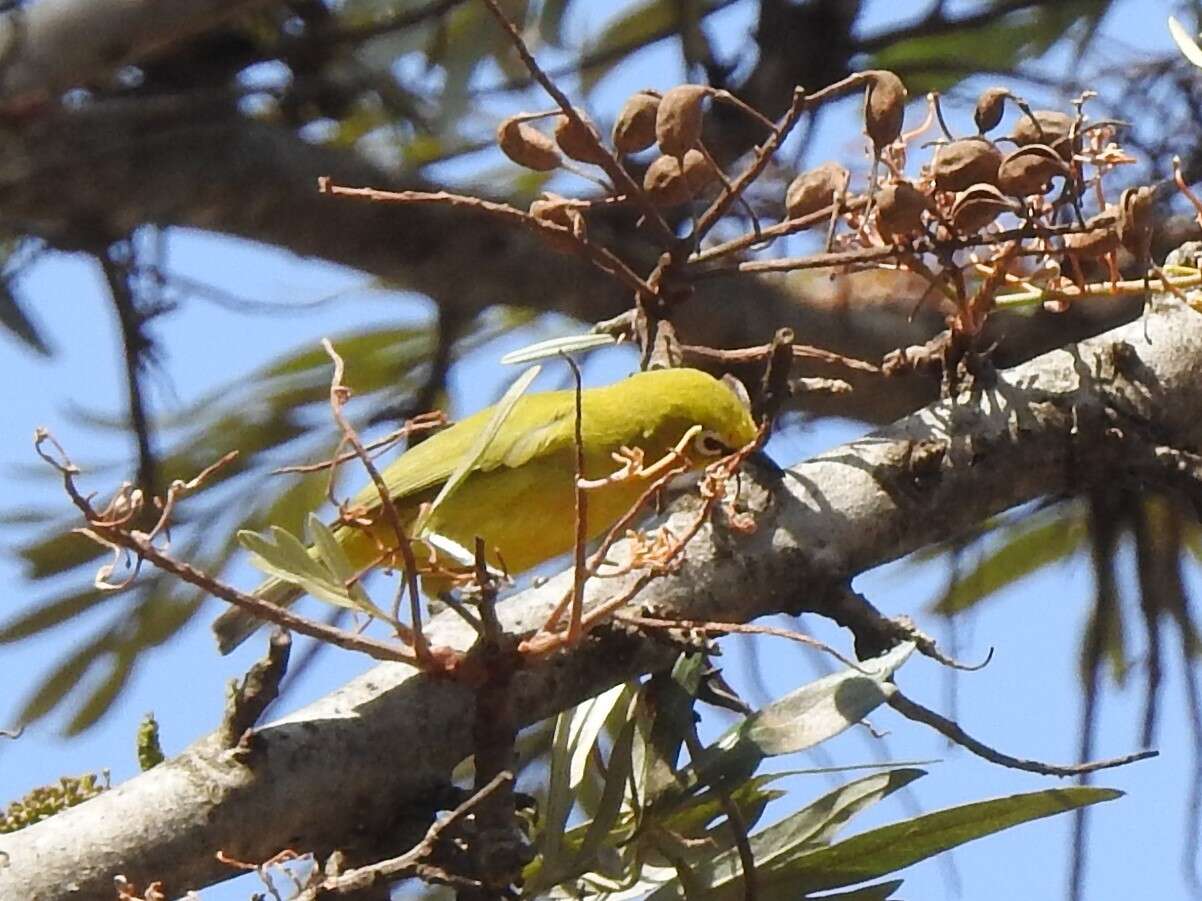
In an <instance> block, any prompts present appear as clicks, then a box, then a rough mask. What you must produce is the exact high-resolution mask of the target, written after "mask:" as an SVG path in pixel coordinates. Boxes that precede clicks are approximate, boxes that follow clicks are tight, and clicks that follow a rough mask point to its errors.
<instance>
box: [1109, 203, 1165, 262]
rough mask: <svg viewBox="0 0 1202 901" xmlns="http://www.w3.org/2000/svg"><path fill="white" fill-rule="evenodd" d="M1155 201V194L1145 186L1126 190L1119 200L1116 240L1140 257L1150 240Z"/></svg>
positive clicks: (1144, 252) (1146, 249)
mask: <svg viewBox="0 0 1202 901" xmlns="http://www.w3.org/2000/svg"><path fill="white" fill-rule="evenodd" d="M1155 200H1156V192H1155V191H1154V190H1153V189H1152V188H1150V187H1148V186H1147V185H1144V186H1143V187H1139V188H1128V189H1127V190H1125V191H1124V192H1123V193H1122V195H1121V197H1120V198H1119V221H1118V239H1119V241H1120V242H1122V245H1123V246H1124V247H1125V248H1127V249H1128V250H1129V251H1131V252H1132V253H1133V254H1136V255H1137V256H1140V257H1143V256H1144V255H1145V254H1147V252H1148V242H1149V241H1150V240H1151V238H1152V226H1153V224H1154V222H1153V218H1154V217H1153V215H1152V214H1153V211H1154V209H1155V206H1156V204H1155Z"/></svg>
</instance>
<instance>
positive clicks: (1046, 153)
mask: <svg viewBox="0 0 1202 901" xmlns="http://www.w3.org/2000/svg"><path fill="white" fill-rule="evenodd" d="M1069 174H1070V173H1069V169H1068V166H1067V165H1066V164H1065V162H1064V160H1062V159H1061V158H1060V154H1058V153H1057V152H1056V151H1055V150H1053V149H1052V148H1051V147H1049V146H1048V145H1046V144H1028V145H1027V146H1026V147H1020V148H1018V150H1015V151H1014V152H1013V153H1011V154H1009V155H1008V156H1007V157H1006V158H1005V159H1004V160H1002V165H1001V166H999V167H998V171H997V181H996V184H997V186H998V187H999V188H1001V189H1002V192H1003V193H1005V194H1009V195H1010V196H1011V197H1029V196H1030V195H1032V194H1046V193H1047V192H1048V189H1049V188H1050V187H1051V184H1052V179H1053V178H1055V177H1057V176H1060V177H1061V178H1068V176H1069Z"/></svg>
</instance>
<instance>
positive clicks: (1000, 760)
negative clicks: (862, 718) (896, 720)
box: [886, 689, 1160, 776]
mask: <svg viewBox="0 0 1202 901" xmlns="http://www.w3.org/2000/svg"><path fill="white" fill-rule="evenodd" d="M886 703H888V704H889V706H890V707H892V708H893V709H894V710H896V711H897V712H898V713H900V714H901V715H902V716H904V717H905V718H906V719H909V720H913V721H914V722H916V723H922V724H923V725H926V726H930V727H931V728H932V729H934V730H935V731H936V732H938V733H939V734H940V735H943V736H944V737H945V738H947V739H948V740H949V741H953V742H955V743H956V744H958V745H960V747H962V748H966V749H967V750H969V751H971V752H972V753H973V754H976V755H977V756H978V757H983V758H984V759H985V760H988V761H989V762H990V763H996V764H998V765H999V766H1004V767H1008V768H1010V769H1012V770H1024V771H1025V772H1028V773H1039V774H1041V775H1044V776H1080V775H1082V774H1084V773H1093V772H1096V771H1098V770H1107V769H1112V768H1114V767H1118V766H1126V765H1127V764H1129V763H1135V762H1136V761H1138V760H1147V759H1148V758H1150V757H1157V756H1159V754H1160V752H1159V751H1152V750H1146V751H1136V752H1135V753H1133V754H1125V755H1123V756H1122V757H1111V758H1108V759H1106V760H1094V761H1090V762H1088V763H1075V764H1070V765H1068V766H1060V765H1057V764H1054V763H1043V762H1042V761H1039V760H1024V759H1022V758H1020V757H1011V756H1010V755H1009V754H1003V753H1002V752H1001V751H996V750H994V749H993V748H991V747H989V746H988V745H986V744H984V743H983V742H979V741H977V740H976V739H975V738H973V737H972V736H971V735H969V734H968V733H967V732H965V731H964V730H963V729H961V728H960V726H959V725H958V724H957V723H953V722H952V721H951V720H949V719H946V718H944V717H942V716H940V715H939V714H938V713H936V712H935V711H933V710H930V709H928V708H926V707H923V706H922V705H921V704H919V703H917V702H916V701H912V700H910V699H909V698H907V697H906V696H905V695H904V694H902V693H901V690H900V689H898V690H895V691H893V692H892V693H891V694H890V695H889V699H888V701H887V702H886Z"/></svg>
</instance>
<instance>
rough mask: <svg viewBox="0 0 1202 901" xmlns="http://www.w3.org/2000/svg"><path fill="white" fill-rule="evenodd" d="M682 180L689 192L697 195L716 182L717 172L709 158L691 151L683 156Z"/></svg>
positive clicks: (696, 151)
mask: <svg viewBox="0 0 1202 901" xmlns="http://www.w3.org/2000/svg"><path fill="white" fill-rule="evenodd" d="M684 180H685V184H687V185H688V186H689V191H690V192H691V193H692V194H694V195H697V194H700V193H701V192H702V191H704V190H705V189H706V188H708V187H709V186H710V185H712V184H713V183H714V182H715V181H717V180H718V170H717V168H716V167H715V166H714V164H713V163H712V162H710V159H709V157H707V156H706V155H705V154H704V153H702V152H701V151H700V150H697V149H693V150H690V151H688V152H687V153H685V155H684Z"/></svg>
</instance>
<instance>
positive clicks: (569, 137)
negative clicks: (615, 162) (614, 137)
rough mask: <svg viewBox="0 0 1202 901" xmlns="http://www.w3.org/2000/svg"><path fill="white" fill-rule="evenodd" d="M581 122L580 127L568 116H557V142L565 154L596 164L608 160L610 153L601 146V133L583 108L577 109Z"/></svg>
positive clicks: (579, 160) (580, 160)
mask: <svg viewBox="0 0 1202 901" xmlns="http://www.w3.org/2000/svg"><path fill="white" fill-rule="evenodd" d="M576 115H577V116H579V117H580V122H581V124H582V125H583V126H584V127H583V128H580V127H578V126H577V125H576V124H575V123H574V122H573V121H572V120H571V119H569V118H568V117H567V116H556V117H555V143H556V144H558V145H559V149H560V150H562V151H563V152H564V155H565V156H567V157H570V158H571V159H574V160H577V161H578V162H581V163H592V164H593V165H595V166H599V165H601V164H602V163H603V162H608V160H609V154H607V153H606V152H605V148H603V147H602V146H601V135H600V134H599V133H598V132H597V129H596V126H594V125H593V123H592V121H591V120H590V119H589V117H588V116H586V115H585V114H584V112H583V111H581V110H579V109H578V110H576Z"/></svg>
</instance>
